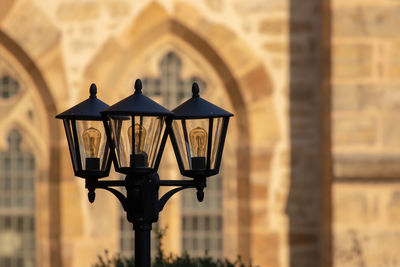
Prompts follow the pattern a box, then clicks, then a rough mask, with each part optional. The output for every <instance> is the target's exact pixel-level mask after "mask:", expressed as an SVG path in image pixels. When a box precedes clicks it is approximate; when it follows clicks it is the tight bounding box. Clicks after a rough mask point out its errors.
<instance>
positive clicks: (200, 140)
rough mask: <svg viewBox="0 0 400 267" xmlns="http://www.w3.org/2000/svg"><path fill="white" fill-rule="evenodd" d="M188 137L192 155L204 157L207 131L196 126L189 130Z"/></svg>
mask: <svg viewBox="0 0 400 267" xmlns="http://www.w3.org/2000/svg"><path fill="white" fill-rule="evenodd" d="M189 139H190V147H191V149H192V152H193V157H205V156H206V147H207V132H206V131H205V130H204V129H203V128H200V127H196V128H194V129H192V130H191V131H190V133H189Z"/></svg>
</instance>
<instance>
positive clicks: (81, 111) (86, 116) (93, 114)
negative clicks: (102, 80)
mask: <svg viewBox="0 0 400 267" xmlns="http://www.w3.org/2000/svg"><path fill="white" fill-rule="evenodd" d="M89 92H90V97H89V98H88V99H86V100H85V101H83V102H81V103H79V104H77V105H75V106H73V107H72V108H70V109H68V110H66V111H64V112H62V113H60V114H58V115H57V116H56V118H57V119H77V120H79V119H81V120H101V114H100V111H102V110H104V109H106V108H108V105H107V104H106V103H104V102H103V101H101V100H100V99H98V98H97V97H96V94H97V87H96V85H95V84H94V83H92V85H90V90H89Z"/></svg>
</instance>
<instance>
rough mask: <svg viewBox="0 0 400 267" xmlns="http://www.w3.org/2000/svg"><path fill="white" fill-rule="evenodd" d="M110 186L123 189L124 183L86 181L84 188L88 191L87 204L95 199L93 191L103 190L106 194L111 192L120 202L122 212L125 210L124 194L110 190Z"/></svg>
mask: <svg viewBox="0 0 400 267" xmlns="http://www.w3.org/2000/svg"><path fill="white" fill-rule="evenodd" d="M110 186H118V187H123V186H125V181H124V180H122V181H121V180H101V181H99V180H97V179H86V188H87V189H88V190H89V192H88V198H89V202H90V203H93V202H94V200H95V197H96V193H95V189H104V190H107V191H108V192H111V193H112V194H113V195H114V196H116V197H117V198H118V200H119V202H121V205H122V208H123V209H124V211H126V210H127V205H128V204H127V198H126V197H125V195H124V194H122V193H121V192H120V191H118V190H116V189H114V188H110Z"/></svg>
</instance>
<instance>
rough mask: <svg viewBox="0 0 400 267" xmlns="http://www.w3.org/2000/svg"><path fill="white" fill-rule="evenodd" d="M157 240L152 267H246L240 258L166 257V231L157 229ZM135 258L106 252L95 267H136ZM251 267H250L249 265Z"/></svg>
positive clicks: (249, 266) (99, 257) (185, 255)
mask: <svg viewBox="0 0 400 267" xmlns="http://www.w3.org/2000/svg"><path fill="white" fill-rule="evenodd" d="M154 231H155V234H156V238H157V239H158V240H159V242H158V244H159V246H158V248H157V255H156V257H155V258H154V259H153V260H152V267H193V266H196V267H246V265H245V264H244V263H243V262H242V261H241V258H240V257H239V256H238V258H237V259H236V260H235V261H234V262H231V261H229V260H227V259H225V260H215V259H213V258H211V257H209V256H207V254H206V255H205V256H204V257H190V256H189V255H188V254H187V253H184V254H183V255H182V256H174V255H172V254H171V255H169V256H166V255H164V251H163V249H162V242H161V241H162V238H163V236H164V233H165V230H159V229H155V230H154ZM134 266H135V259H134V258H129V259H127V258H121V256H120V255H119V254H117V255H115V256H113V257H111V256H110V255H109V253H108V251H107V250H106V251H105V253H104V256H98V262H97V263H96V264H95V265H94V266H93V267H134ZM247 266H248V267H251V264H250V265H247Z"/></svg>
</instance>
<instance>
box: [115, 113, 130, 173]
mask: <svg viewBox="0 0 400 267" xmlns="http://www.w3.org/2000/svg"><path fill="white" fill-rule="evenodd" d="M109 120H110V128H111V136H112V140H113V141H114V146H115V154H116V157H117V162H118V166H119V167H120V168H124V167H129V166H130V155H131V153H132V146H130V142H129V138H128V129H129V127H131V126H132V122H131V117H128V116H109Z"/></svg>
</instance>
